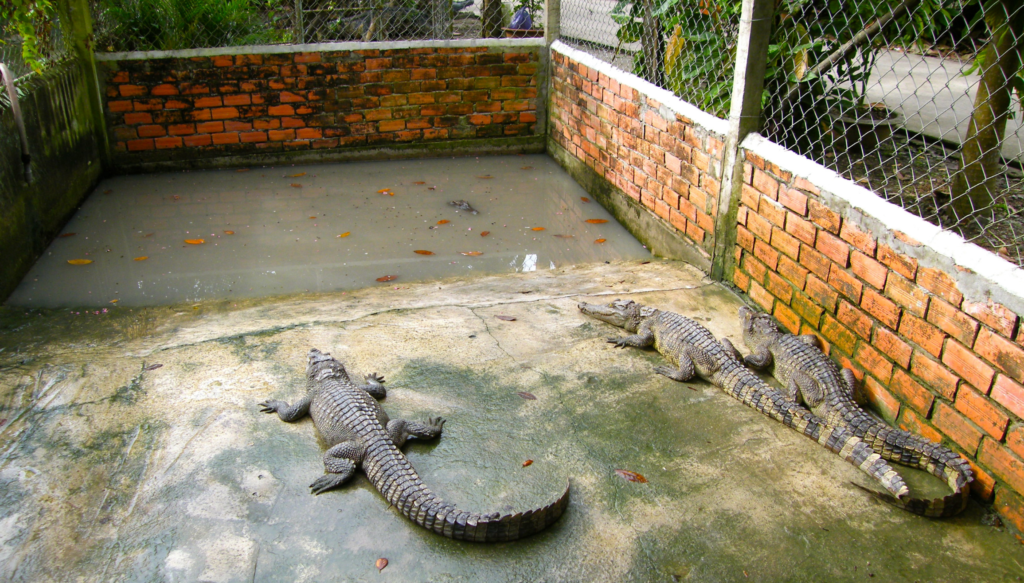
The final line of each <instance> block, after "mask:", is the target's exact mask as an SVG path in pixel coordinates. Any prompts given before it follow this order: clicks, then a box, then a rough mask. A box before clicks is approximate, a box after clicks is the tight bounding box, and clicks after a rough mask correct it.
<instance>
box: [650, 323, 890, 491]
mask: <svg viewBox="0 0 1024 583" xmlns="http://www.w3.org/2000/svg"><path fill="white" fill-rule="evenodd" d="M648 318H651V319H652V321H651V330H652V331H653V332H654V345H655V347H656V348H657V349H658V352H660V353H661V354H662V355H664V356H665V357H666V358H668V359H669V360H671V361H672V362H673V363H675V364H676V365H678V364H679V356H678V355H679V354H680V352H681V351H682V350H683V347H684V346H685V345H687V344H688V345H692V346H695V347H697V348H699V349H701V351H703V352H704V353H705V354H706V355H707V356H708V357H709V362H705V363H700V362H697V363H695V364H696V365H697V371H698V372H699V373H701V376H704V377H705V378H706V379H707V380H708V381H710V382H712V383H713V384H715V385H716V386H718V387H719V388H722V389H724V390H725V391H726V392H727V393H729V394H730V395H732V396H733V397H735V398H736V399H738V400H739V401H740V402H742V403H744V404H745V405H747V406H749V407H752V408H754V409H756V410H758V411H760V412H762V413H764V414H765V415H767V416H768V417H770V418H772V419H775V420H776V421H779V422H780V423H782V424H783V425H785V426H787V427H791V428H793V429H795V430H796V431H798V432H800V433H802V434H803V435H805V436H807V437H809V438H811V439H813V440H814V441H817V442H818V443H819V444H821V445H823V446H824V447H826V448H827V449H829V450H830V451H832V452H834V453H836V454H838V455H839V457H840V458H842V459H844V460H846V461H848V462H849V463H851V464H853V465H854V466H857V467H858V468H859V469H860V470H861V471H863V472H865V473H866V474H868V475H869V476H871V477H872V478H874V479H876V480H878V482H879V483H880V484H881V485H882V486H883V487H884V488H885V489H886V490H888V491H889V492H891V493H892V494H894V495H895V496H896V497H900V496H903V495H904V494H906V493H907V491H908V490H907V486H906V484H905V483H904V482H903V478H901V477H900V476H899V474H897V473H896V471H895V470H894V469H892V467H890V466H889V464H887V463H886V462H885V460H883V459H882V458H881V456H879V455H878V454H877V453H875V452H874V451H872V449H871V448H870V447H869V446H868V444H867V443H865V442H864V441H863V440H862V439H861V438H859V437H857V436H856V435H854V434H853V433H851V432H850V431H848V430H847V429H844V428H842V427H835V426H831V425H830V424H828V423H827V422H826V421H824V420H823V419H821V418H819V417H817V416H816V415H814V414H813V413H812V412H810V411H808V410H807V409H805V408H803V407H801V406H800V405H798V404H796V403H794V402H792V401H790V400H789V399H787V398H786V397H785V395H783V394H782V393H780V392H779V391H778V390H777V389H775V388H773V387H772V386H770V385H768V384H767V383H765V382H764V381H762V380H761V379H760V378H759V377H758V376H757V375H755V374H754V373H752V372H751V371H750V370H749V369H748V368H747V367H745V366H744V365H743V364H742V363H741V362H740V361H739V360H737V359H736V358H735V356H734V355H733V354H730V353H729V352H728V351H726V350H725V348H724V347H723V346H722V344H721V343H719V342H718V340H717V339H716V338H715V337H714V335H713V334H712V333H711V331H710V330H708V329H707V328H705V327H704V326H702V325H700V324H698V323H697V322H695V321H693V320H691V319H690V318H687V317H685V316H681V315H679V314H675V313H672V312H663V311H660V310H654V311H653V313H651V315H650V316H648ZM709 368H710V369H713V370H711V372H710V374H708V375H707V376H705V373H703V372H701V371H702V370H704V371H707V370H708V369H709Z"/></svg>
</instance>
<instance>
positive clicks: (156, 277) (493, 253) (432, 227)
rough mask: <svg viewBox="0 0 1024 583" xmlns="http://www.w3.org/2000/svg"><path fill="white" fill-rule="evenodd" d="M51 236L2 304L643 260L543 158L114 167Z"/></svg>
mask: <svg viewBox="0 0 1024 583" xmlns="http://www.w3.org/2000/svg"><path fill="white" fill-rule="evenodd" d="M453 200H466V201H468V202H469V203H470V204H471V205H472V207H473V208H474V209H476V210H477V211H478V212H479V214H476V215H473V214H470V213H468V212H466V211H464V210H460V209H458V208H456V207H453V206H451V205H449V204H448V203H449V201H453ZM588 220H597V221H601V220H604V221H607V222H605V223H596V224H595V223H590V222H587V221H588ZM63 233H64V234H63V235H62V236H60V237H58V238H57V239H56V240H55V241H54V242H53V244H51V245H50V248H49V249H48V250H47V251H46V252H45V253H44V255H43V257H42V258H40V259H39V261H38V262H36V264H35V265H34V266H33V267H32V269H31V270H30V271H29V273H28V275H27V276H26V277H25V279H24V280H23V281H22V283H21V285H20V286H19V287H18V288H17V289H16V290H15V291H14V293H13V294H12V295H11V297H10V298H9V299H8V300H7V303H8V304H9V305H16V306H26V307H69V306H105V305H109V304H111V303H114V304H116V305H119V306H139V305H157V304H169V303H177V302H198V301H202V300H208V299H217V298H230V297H239V298H241V297H261V296H270V295H278V294H287V293H294V292H304V291H309V292H326V291H340V290H346V289H355V288H363V287H366V286H368V285H392V286H397V285H401V284H402V283H403V282H409V281H416V280H428V279H433V278H441V277H449V276H453V275H464V274H466V273H481V272H482V273H501V272H517V271H533V270H544V269H552V268H556V267H562V266H565V265H572V264H579V263H592V262H599V261H613V260H621V259H640V258H648V257H650V253H649V252H648V250H647V249H646V248H644V247H643V246H642V245H641V244H640V243H639V242H637V241H636V239H634V238H633V237H632V236H631V235H630V234H629V233H628V232H627V231H626V230H625V229H624V228H623V227H622V226H621V225H619V224H618V223H617V222H615V220H614V219H613V218H612V217H611V215H610V214H609V213H608V212H607V211H606V210H605V209H603V208H602V207H601V206H600V205H598V204H597V203H595V202H593V201H589V200H587V193H586V192H585V191H583V189H582V188H580V186H579V185H577V184H576V182H574V181H573V180H572V178H571V177H570V176H569V175H568V174H566V173H565V172H564V171H563V170H562V169H561V168H560V167H559V166H558V165H557V164H556V163H555V162H554V161H553V160H552V159H551V158H549V157H547V156H544V155H531V156H500V157H481V158H448V159H423V160H400V161H384V162H348V163H340V164H324V165H301V166H300V165H296V166H275V167H253V168H250V169H248V170H245V171H239V170H234V169H230V170H210V171H190V172H170V173H161V174H147V175H134V176H118V177H115V178H110V179H107V180H104V181H102V182H101V183H100V184H99V185H98V186H97V187H96V190H95V191H94V192H93V194H92V195H91V196H90V197H89V198H88V199H87V200H86V201H85V203H83V205H82V207H81V209H80V210H79V211H78V213H77V214H76V215H75V216H74V218H72V219H71V221H70V222H69V223H68V225H67V226H66V227H65V229H64V231H63ZM200 241H201V242H200ZM190 242H191V243H190ZM417 251H419V252H427V253H430V254H425V253H417ZM74 260H88V261H91V262H90V263H86V264H72V263H69V261H74ZM389 276H393V277H389ZM378 278H387V279H388V281H385V282H381V283H378Z"/></svg>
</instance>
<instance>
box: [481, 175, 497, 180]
mask: <svg viewBox="0 0 1024 583" xmlns="http://www.w3.org/2000/svg"><path fill="white" fill-rule="evenodd" d="M477 178H479V179H481V180H490V179H491V178H494V177H493V176H491V175H490V174H484V175H483V176H477Z"/></svg>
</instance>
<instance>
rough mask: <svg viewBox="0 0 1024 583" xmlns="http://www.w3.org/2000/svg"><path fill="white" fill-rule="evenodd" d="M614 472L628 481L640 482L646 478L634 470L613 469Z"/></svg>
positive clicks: (643, 482) (644, 482)
mask: <svg viewBox="0 0 1024 583" xmlns="http://www.w3.org/2000/svg"><path fill="white" fill-rule="evenodd" d="M615 473H616V474H618V475H619V477H621V478H622V479H623V480H626V481H629V482H639V483H641V484H646V483H647V478H645V477H643V476H642V475H640V474H638V473H636V472H631V471H629V470H615Z"/></svg>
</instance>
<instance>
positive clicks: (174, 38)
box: [99, 0, 289, 51]
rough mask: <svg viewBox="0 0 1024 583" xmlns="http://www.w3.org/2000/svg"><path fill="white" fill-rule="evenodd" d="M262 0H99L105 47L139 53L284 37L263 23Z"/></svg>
mask: <svg viewBox="0 0 1024 583" xmlns="http://www.w3.org/2000/svg"><path fill="white" fill-rule="evenodd" d="M277 4H278V2H276V1H267V0H216V1H214V0H100V5H101V6H102V8H103V11H102V14H101V16H100V20H101V21H102V22H103V24H104V26H103V28H104V29H105V33H106V34H105V35H104V37H103V38H101V39H100V40H99V44H100V46H101V47H103V48H105V49H107V50H122V51H144V50H173V49H188V48H196V47H222V46H237V45H248V44H265V43H272V42H283V41H287V40H289V39H288V38H286V33H284V32H282V31H279V30H274V29H273V28H271V27H269V26H267V24H266V22H265V18H264V14H265V13H266V12H267V11H268V10H270V9H272V8H273V7H274V6H275V5H277Z"/></svg>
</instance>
